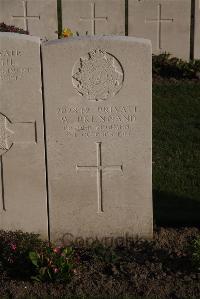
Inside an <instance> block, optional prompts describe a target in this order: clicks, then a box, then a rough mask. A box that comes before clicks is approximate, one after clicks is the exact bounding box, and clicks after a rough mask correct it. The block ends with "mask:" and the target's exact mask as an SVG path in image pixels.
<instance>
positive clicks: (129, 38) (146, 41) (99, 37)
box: [43, 35, 152, 47]
mask: <svg viewBox="0 0 200 299" xmlns="http://www.w3.org/2000/svg"><path fill="white" fill-rule="evenodd" d="M86 40H88V41H98V40H112V41H124V42H135V43H140V44H144V45H149V46H150V47H152V44H151V41H150V40H149V39H144V38H138V37H134V36H120V35H95V36H75V37H67V38H62V39H56V40H50V41H47V42H43V46H51V45H55V44H60V43H71V42H76V41H86Z"/></svg>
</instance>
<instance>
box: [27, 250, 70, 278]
mask: <svg viewBox="0 0 200 299" xmlns="http://www.w3.org/2000/svg"><path fill="white" fill-rule="evenodd" d="M29 258H30V260H31V262H32V264H33V265H34V266H35V275H34V276H32V277H31V278H32V279H33V280H36V281H56V282H66V281H69V279H70V278H71V275H72V273H73V270H74V251H73V249H72V248H71V247H66V248H64V247H55V248H53V247H52V246H47V247H46V248H45V249H44V250H42V251H32V252H30V253H29Z"/></svg>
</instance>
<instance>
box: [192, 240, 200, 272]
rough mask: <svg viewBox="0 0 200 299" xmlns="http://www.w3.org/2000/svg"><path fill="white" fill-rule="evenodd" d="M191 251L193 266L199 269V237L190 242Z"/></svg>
mask: <svg viewBox="0 0 200 299" xmlns="http://www.w3.org/2000/svg"><path fill="white" fill-rule="evenodd" d="M191 253H192V263H193V266H194V267H195V268H196V269H197V270H200V237H199V238H196V239H195V240H194V241H193V242H192V246H191Z"/></svg>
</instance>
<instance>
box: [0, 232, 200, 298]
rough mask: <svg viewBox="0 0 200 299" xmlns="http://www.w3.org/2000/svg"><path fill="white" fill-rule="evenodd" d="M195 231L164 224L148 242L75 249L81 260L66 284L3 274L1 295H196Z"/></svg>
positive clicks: (199, 291)
mask: <svg viewBox="0 0 200 299" xmlns="http://www.w3.org/2000/svg"><path fill="white" fill-rule="evenodd" d="M199 236H200V228H197V227H191V228H189V227H187V228H176V229H175V228H163V227H162V228H157V229H156V230H155V233H154V240H153V241H151V242H150V241H144V240H136V241H129V242H128V243H127V246H126V247H124V246H121V245H118V247H116V248H115V249H111V248H109V247H107V248H105V247H100V246H97V247H93V248H76V249H75V250H76V251H77V253H78V256H79V262H78V266H77V268H76V271H75V274H74V276H73V278H72V280H71V281H70V282H69V283H68V284H53V283H51V284H49V283H38V282H31V281H17V280H11V279H10V278H9V277H6V276H5V275H4V274H3V273H2V274H1V278H0V298H4V297H5V298H63V297H64V298H68V297H69V298H71V297H70V296H80V297H81V296H85V298H93V297H99V296H102V297H100V298H107V297H109V296H112V298H117V297H120V296H121V297H120V298H124V296H128V297H126V298H129V296H130V298H133V297H131V296H141V297H145V298H146V297H148V298H200V270H199V272H198V270H195V268H194V266H193V265H192V263H191V251H190V249H189V248H190V244H191V241H192V240H193V239H195V238H196V237H199ZM75 298H77V297H75Z"/></svg>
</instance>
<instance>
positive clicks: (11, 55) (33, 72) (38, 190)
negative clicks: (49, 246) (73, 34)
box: [0, 33, 48, 237]
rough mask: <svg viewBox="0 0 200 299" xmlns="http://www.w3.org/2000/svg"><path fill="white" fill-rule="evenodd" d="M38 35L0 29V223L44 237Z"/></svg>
mask: <svg viewBox="0 0 200 299" xmlns="http://www.w3.org/2000/svg"><path fill="white" fill-rule="evenodd" d="M45 177H46V176H45V151H44V129H43V103H42V91H41V62H40V39H39V38H36V37H30V36H27V35H23V34H15V33H0V229H4V230H23V231H27V232H36V233H40V234H41V235H42V236H43V237H47V227H48V226H47V196H46V179H45Z"/></svg>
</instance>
